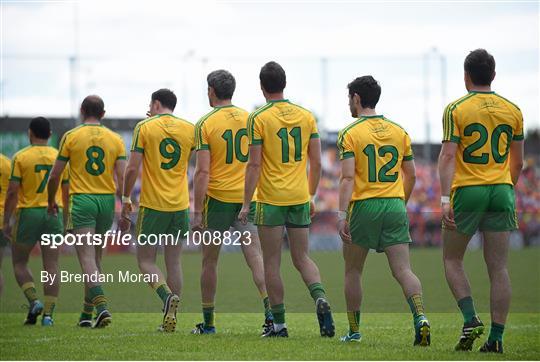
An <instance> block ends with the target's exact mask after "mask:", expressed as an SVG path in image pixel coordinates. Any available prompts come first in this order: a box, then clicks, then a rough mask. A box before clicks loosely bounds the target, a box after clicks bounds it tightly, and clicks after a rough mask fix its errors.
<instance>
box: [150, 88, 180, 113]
mask: <svg viewBox="0 0 540 362" xmlns="http://www.w3.org/2000/svg"><path fill="white" fill-rule="evenodd" d="M153 101H159V102H160V103H161V105H162V106H163V107H165V108H169V109H170V110H171V111H174V107H176V95H175V94H174V93H173V91H172V90H170V89H166V88H162V89H158V90H157V91H155V92H154V93H152V102H153Z"/></svg>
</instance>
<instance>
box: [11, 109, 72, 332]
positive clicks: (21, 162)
mask: <svg viewBox="0 0 540 362" xmlns="http://www.w3.org/2000/svg"><path fill="white" fill-rule="evenodd" d="M50 136H51V125H50V122H49V120H48V119H46V118H44V117H37V118H34V119H32V121H31V122H30V126H29V131H28V137H29V139H30V146H28V147H25V148H23V149H22V150H20V151H19V152H17V153H16V154H15V155H14V156H13V162H12V167H11V177H10V182H9V187H8V190H7V195H6V201H5V208H4V229H3V230H4V235H5V236H6V237H11V241H12V244H11V251H12V259H13V272H14V274H15V279H16V280H17V283H18V284H19V286H20V287H21V289H22V291H23V293H24V295H25V297H26V299H27V300H28V303H29V310H28V315H27V317H26V320H25V322H24V324H36V321H37V317H38V316H39V315H40V314H41V313H42V312H43V318H42V320H41V325H43V326H52V325H53V318H52V317H53V311H54V307H55V304H56V299H57V298H58V292H59V289H60V282H59V277H58V275H59V274H58V249H57V248H53V247H51V246H49V245H47V244H44V243H40V247H41V257H42V260H43V270H44V271H46V272H47V273H48V275H53V276H56V278H55V279H53V280H52V282H50V281H48V282H45V283H43V292H44V295H45V297H44V302H45V304H43V303H42V302H41V301H40V300H39V299H38V296H37V292H36V287H35V285H34V278H33V276H32V272H31V271H30V269H29V268H28V258H29V256H30V252H31V251H32V249H33V248H34V246H35V245H36V243H37V242H39V241H41V240H42V235H43V234H62V233H63V232H64V225H63V222H62V217H61V216H60V215H58V214H57V215H49V214H48V213H47V193H46V187H47V180H48V178H49V174H50V171H51V169H52V167H53V164H54V161H55V159H56V156H57V155H58V151H57V150H56V149H55V148H53V147H50V146H47V142H48V140H49V137H50ZM62 193H63V194H64V195H66V196H67V193H68V184H67V179H64V180H63V185H62V191H60V190H58V192H57V193H55V195H54V197H55V200H56V202H57V204H58V205H59V211H60V212H61V211H62V209H61V207H62V204H63V202H62V195H61V194H62ZM15 208H17V216H16V221H15V226H14V227H13V229H12V226H11V225H10V219H11V215H12V214H13V211H14V210H15Z"/></svg>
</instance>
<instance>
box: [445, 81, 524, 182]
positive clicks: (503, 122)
mask: <svg viewBox="0 0 540 362" xmlns="http://www.w3.org/2000/svg"><path fill="white" fill-rule="evenodd" d="M443 131H444V136H443V142H455V143H457V144H458V150H457V154H456V171H455V175H454V180H453V183H452V190H453V189H455V188H456V187H460V186H469V185H493V184H512V177H511V175H510V166H509V162H510V161H509V157H508V153H509V152H510V143H511V142H512V140H523V116H522V114H521V111H520V109H519V108H518V107H517V106H516V105H515V104H513V103H512V102H510V101H509V100H507V99H506V98H503V97H501V96H500V95H498V94H497V93H495V92H469V94H467V95H466V96H464V97H461V98H460V99H458V100H457V101H455V102H452V103H450V104H449V105H448V106H447V107H446V109H445V111H444V115H443Z"/></svg>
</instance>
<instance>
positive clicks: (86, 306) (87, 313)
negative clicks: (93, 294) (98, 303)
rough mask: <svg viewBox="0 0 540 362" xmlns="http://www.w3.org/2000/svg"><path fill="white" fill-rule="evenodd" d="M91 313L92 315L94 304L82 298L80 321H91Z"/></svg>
mask: <svg viewBox="0 0 540 362" xmlns="http://www.w3.org/2000/svg"><path fill="white" fill-rule="evenodd" d="M92 313H94V303H92V300H91V299H90V297H88V296H85V297H84V303H83V310H82V312H81V317H80V319H81V320H88V319H92Z"/></svg>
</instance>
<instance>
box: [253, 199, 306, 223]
mask: <svg viewBox="0 0 540 362" xmlns="http://www.w3.org/2000/svg"><path fill="white" fill-rule="evenodd" d="M309 214H310V211H309V202H306V203H303V204H299V205H287V206H278V205H270V204H265V203H262V202H258V201H257V204H256V206H255V221H254V224H255V225H263V226H280V225H285V226H287V227H293V228H294V227H297V228H307V227H309V224H311V216H310V215H309Z"/></svg>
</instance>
